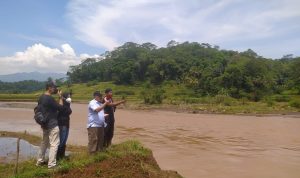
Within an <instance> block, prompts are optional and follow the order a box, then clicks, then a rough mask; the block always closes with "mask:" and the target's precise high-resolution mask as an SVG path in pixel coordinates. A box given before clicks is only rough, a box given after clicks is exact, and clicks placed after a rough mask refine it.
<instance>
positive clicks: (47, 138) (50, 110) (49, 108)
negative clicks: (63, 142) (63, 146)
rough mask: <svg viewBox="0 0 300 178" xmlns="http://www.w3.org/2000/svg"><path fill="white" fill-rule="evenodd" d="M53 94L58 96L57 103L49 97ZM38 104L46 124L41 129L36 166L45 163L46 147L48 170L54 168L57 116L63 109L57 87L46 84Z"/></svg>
mask: <svg viewBox="0 0 300 178" xmlns="http://www.w3.org/2000/svg"><path fill="white" fill-rule="evenodd" d="M53 94H58V95H59V103H57V102H56V101H55V99H54V98H53V97H52V96H51V95H53ZM38 104H40V105H42V107H43V108H44V110H45V113H44V115H45V116H46V117H47V123H46V125H45V126H43V127H42V130H43V138H42V143H41V146H40V150H39V153H38V159H37V163H36V165H37V166H40V165H42V164H44V163H45V153H46V149H47V147H48V145H50V149H49V161H48V168H49V169H51V168H55V166H56V154H57V148H58V145H59V128H58V121H57V115H58V111H60V110H62V109H63V106H62V104H63V101H62V98H61V91H58V90H57V86H56V85H55V84H54V83H53V82H48V83H47V84H46V92H45V93H44V94H43V95H41V96H40V98H39V101H38Z"/></svg>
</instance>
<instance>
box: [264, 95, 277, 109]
mask: <svg viewBox="0 0 300 178" xmlns="http://www.w3.org/2000/svg"><path fill="white" fill-rule="evenodd" d="M265 102H266V103H267V106H268V107H271V106H274V104H275V102H274V101H273V99H272V98H271V97H266V98H265Z"/></svg>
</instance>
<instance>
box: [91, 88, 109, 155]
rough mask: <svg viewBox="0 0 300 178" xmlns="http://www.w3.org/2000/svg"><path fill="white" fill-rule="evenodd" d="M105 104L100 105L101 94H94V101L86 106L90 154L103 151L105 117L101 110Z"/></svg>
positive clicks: (97, 92)
mask: <svg viewBox="0 0 300 178" xmlns="http://www.w3.org/2000/svg"><path fill="white" fill-rule="evenodd" d="M106 104H107V102H104V103H102V94H101V93H100V92H99V91H95V92H94V99H93V100H91V101H90V102H89V106H88V123H87V131H88V151H89V153H90V154H93V153H96V152H97V151H102V150H103V140H104V127H105V124H106V123H105V119H104V117H105V115H104V110H103V108H104V107H105V106H106Z"/></svg>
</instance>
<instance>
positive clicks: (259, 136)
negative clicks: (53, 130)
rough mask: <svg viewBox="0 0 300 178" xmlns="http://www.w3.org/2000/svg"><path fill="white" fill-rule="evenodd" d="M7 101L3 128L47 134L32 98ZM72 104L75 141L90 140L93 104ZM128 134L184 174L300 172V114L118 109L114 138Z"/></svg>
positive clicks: (0, 111) (0, 119)
mask: <svg viewBox="0 0 300 178" xmlns="http://www.w3.org/2000/svg"><path fill="white" fill-rule="evenodd" d="M4 105H5V106H6V107H1V104H0V130H8V131H24V130H27V131H28V132H31V133H33V134H40V133H41V131H40V128H39V127H38V125H36V124H35V122H34V120H33V119H32V115H33V111H32V109H31V108H32V107H31V106H32V105H33V104H32V103H9V104H7V103H4V104H3V103H2V106H4ZM22 105H25V106H26V107H23V108H21V106H22ZM28 105H30V106H28ZM7 106H9V107H7ZM72 109H73V114H72V116H71V130H70V137H69V143H72V144H79V145H86V144H87V131H86V120H87V104H72ZM126 139H138V140H140V141H141V142H142V143H143V144H144V145H145V146H147V147H149V148H150V149H152V151H153V154H154V156H155V158H156V160H157V162H158V164H159V165H160V167H161V168H162V169H172V170H176V171H178V172H179V173H180V174H181V175H183V176H184V177H191V178H198V177H205V178H207V177H228V178H235V177H236V178H240V177H243V178H248V177H249V178H250V177H264V178H266V177H272V178H277V177H278V178H279V177H280V178H282V177H285V178H298V177H300V169H299V168H300V116H299V115H265V116H241V115H217V114H188V113H176V112H170V111H135V110H126V109H117V110H116V128H115V137H114V140H113V141H114V143H118V142H121V141H124V140H126Z"/></svg>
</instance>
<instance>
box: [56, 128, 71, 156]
mask: <svg viewBox="0 0 300 178" xmlns="http://www.w3.org/2000/svg"><path fill="white" fill-rule="evenodd" d="M68 136H69V128H68V127H67V126H59V145H58V149H57V155H56V159H61V158H63V157H65V152H66V144H67V140H68Z"/></svg>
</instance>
